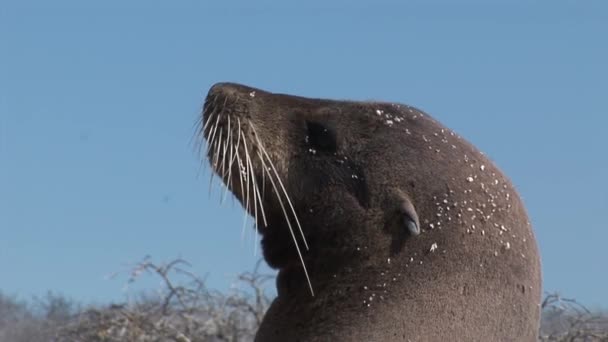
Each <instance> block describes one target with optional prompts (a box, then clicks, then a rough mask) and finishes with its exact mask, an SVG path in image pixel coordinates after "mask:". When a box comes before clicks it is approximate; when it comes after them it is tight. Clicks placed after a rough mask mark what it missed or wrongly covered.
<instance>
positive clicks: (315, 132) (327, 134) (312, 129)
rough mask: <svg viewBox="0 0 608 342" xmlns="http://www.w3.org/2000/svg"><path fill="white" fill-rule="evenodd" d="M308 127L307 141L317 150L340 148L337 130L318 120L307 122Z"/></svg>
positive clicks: (327, 150) (325, 150)
mask: <svg viewBox="0 0 608 342" xmlns="http://www.w3.org/2000/svg"><path fill="white" fill-rule="evenodd" d="M306 127H307V129H308V135H307V142H308V143H309V144H310V145H311V146H312V147H313V148H314V149H316V150H319V151H324V152H336V150H337V149H338V146H337V141H336V132H335V131H334V130H333V129H332V128H331V127H328V126H326V125H323V124H321V123H318V122H311V121H307V122H306Z"/></svg>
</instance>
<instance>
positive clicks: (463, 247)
mask: <svg viewBox="0 0 608 342" xmlns="http://www.w3.org/2000/svg"><path fill="white" fill-rule="evenodd" d="M201 122H202V125H201V130H200V133H201V135H202V136H203V137H204V138H205V139H206V140H207V142H208V145H207V146H208V149H207V156H208V158H209V161H210V163H211V166H212V168H213V170H214V172H215V173H216V174H217V175H218V176H219V177H220V178H221V179H222V181H223V183H224V184H225V185H226V186H227V188H228V189H229V190H230V191H231V192H232V193H233V194H234V195H235V196H236V198H238V200H239V201H240V202H241V204H242V205H243V207H244V208H245V209H246V210H247V212H248V213H249V214H251V215H252V216H253V217H254V220H255V226H256V229H257V230H258V231H259V232H260V234H261V236H262V247H263V254H264V258H265V259H266V261H267V262H268V264H269V265H270V266H272V267H274V268H277V269H278V270H279V276H278V280H277V284H278V291H279V297H278V298H277V300H275V304H273V308H271V311H270V313H269V316H270V317H273V318H269V319H268V320H266V319H265V322H266V321H270V320H274V321H277V320H281V321H282V323H281V324H282V326H284V327H289V326H290V325H289V324H288V323H286V320H287V319H286V318H285V317H286V315H287V316H288V315H289V313H293V312H298V314H297V315H296V316H297V317H298V319H304V320H305V321H306V319H310V320H323V321H324V322H325V321H335V320H336V318H335V317H334V316H331V318H327V317H330V316H324V315H325V314H327V315H330V314H329V313H328V312H333V311H332V310H335V312H334V313H339V314H340V315H343V314H344V312H350V314H351V315H356V313H354V311H353V309H352V308H353V307H356V305H361V304H363V306H369V305H370V304H371V301H372V299H373V298H377V297H374V296H376V294H378V297H383V298H392V300H391V301H390V302H391V303H393V304H394V306H386V307H383V310H384V311H385V312H389V311H390V310H393V309H394V310H401V309H400V308H402V307H408V309H409V310H411V312H419V313H421V314H420V315H421V316H420V317H418V319H420V320H428V319H429V317H427V316H426V315H430V316H436V317H437V318H438V319H439V318H440V316H442V315H446V311H445V307H453V308H458V309H451V310H452V311H449V313H450V315H451V316H449V317H448V316H446V317H445V318H442V319H444V320H451V319H452V317H456V316H458V315H460V314H458V312H461V313H462V315H465V316H466V318H461V320H462V322H464V321H466V322H467V323H466V324H465V323H463V324H462V325H461V328H462V331H463V333H464V332H466V331H471V333H470V334H469V333H467V334H469V335H467V336H473V337H475V336H486V337H488V336H489V337H492V338H494V337H496V336H498V335H493V332H492V331H494V330H492V329H496V328H494V327H495V326H500V325H501V324H503V325H504V324H505V323H504V322H505V320H509V319H511V317H517V318H516V319H511V320H512V322H511V323H512V324H511V325H509V328H505V329H504V331H505V332H506V333H505V334H506V335H508V334H510V333H511V332H510V331H517V330H518V329H520V328H518V326H523V325H526V327H532V328H530V329H528V330H526V333H527V334H529V332H530V331H532V330H533V329H536V328H537V327H538V316H539V311H538V308H537V307H536V306H535V305H536V304H535V303H536V302H538V301H539V299H540V270H539V269H540V266H539V258H538V252H537V249H536V244H535V240H534V236H533V234H532V230H531V227H530V224H529V222H528V218H527V214H526V212H525V209H524V207H523V204H522V203H521V200H520V199H519V196H518V195H517V192H516V191H515V190H514V188H513V186H512V185H511V183H510V181H509V180H508V179H507V178H506V177H505V176H504V175H503V174H502V172H501V171H500V170H499V169H498V168H497V167H496V166H495V165H494V163H492V162H491V161H490V160H489V159H488V158H487V157H486V156H485V155H484V154H483V153H481V152H479V151H478V150H477V149H476V148H475V147H474V146H472V145H471V144H470V143H468V142H467V141H465V140H464V139H462V138H461V137H459V136H458V135H457V134H455V133H454V132H453V131H451V130H450V129H448V128H446V127H445V126H443V125H442V124H440V123H439V122H437V121H436V120H435V119H433V118H432V117H430V116H429V115H427V114H426V113H424V112H422V111H421V110H418V109H416V108H413V107H410V106H407V105H401V104H394V103H384V102H357V101H338V100H328V99H311V98H304V97H298V96H292V95H285V94H276V93H271V92H267V91H264V90H261V89H256V88H251V87H247V86H243V85H238V84H233V83H218V84H216V85H214V86H213V87H212V88H211V89H210V90H209V93H208V95H207V98H206V100H205V105H204V109H203V115H202V120H201ZM439 277H440V278H439ZM438 279H440V280H438ZM306 284H308V286H306ZM372 284H374V286H377V287H378V288H374V289H373V290H371V289H370V287H371V286H372ZM387 284H388V285H387ZM391 284H393V285H391ZM391 286H392V287H391ZM389 287H391V290H390V291H389ZM326 288H327V289H330V290H329V291H323V289H326ZM304 289H305V290H306V291H307V292H308V290H311V291H313V290H315V291H316V290H318V292H319V293H320V294H321V298H319V296H317V298H316V299H314V300H313V301H310V296H309V297H308V299H302V296H303V294H302V293H303V292H304V291H303V290H304ZM370 291H372V292H373V295H372V296H370ZM497 293H498V297H500V299H499V300H494V301H493V302H491V303H490V304H488V303H487V302H488V301H492V298H494V296H496V295H497ZM308 295H309V293H308ZM293 298H296V299H293ZM298 298H299V299H298ZM339 301H342V302H343V303H347V304H340V305H337V304H334V305H327V303H336V302H339ZM468 301H471V302H468ZM506 302H509V303H512V306H513V307H514V309H512V310H511V309H509V310H511V311H505V310H506V309H504V306H500V305H502V304H501V303H506ZM294 303H297V304H294ZM306 303H310V305H308V306H307V305H306ZM438 303H441V305H439V304H438ZM471 303H474V304H471ZM294 305H295V307H297V308H298V309H294ZM321 307H322V308H323V310H322V311H319V310H320V309H319V308H321ZM287 308H289V309H287ZM390 308H393V309H390ZM290 310H291V311H290ZM293 310H295V311H293ZM458 310H460V311H458ZM490 312H491V313H492V319H491V323H490V322H489V321H488V322H486V324H485V325H481V326H480V325H479V324H478V323H476V322H475V320H480V319H482V318H484V317H488V315H489V314H490ZM513 312H515V314H513ZM423 313H425V314H423ZM387 315H388V314H387ZM391 315H392V314H391ZM321 316H323V317H326V318H320V317H321ZM344 317H351V316H344ZM352 317H355V316H352ZM352 317H351V318H352ZM459 317H460V316H459ZM353 319H355V318H353ZM293 322H295V323H293ZM293 322H292V323H293V324H294V326H292V328H293V329H300V328H301V325H299V323H297V320H294V321H293ZM501 322H502V323H501ZM324 324H325V323H324ZM335 324H336V325H340V324H343V325H344V326H343V327H342V328H344V329H347V328H348V329H351V330H352V331H353V334H355V335H356V334H359V333H361V331H359V332H355V330H353V329H355V328H354V327H353V326H354V325H353V324H352V323H348V322H347V321H346V318H345V319H344V321H343V322H342V323H335ZM398 324H399V326H400V328H399V329H400V331H411V330H412V329H414V327H418V326H420V324H422V323H420V322H418V321H416V320H415V319H413V318H412V316H409V318H408V320H406V321H402V322H400V323H398ZM454 324H455V323H454ZM271 326H272V328H269V329H262V330H263V331H279V330H281V329H278V330H277V326H276V325H272V324H271ZM263 327H264V326H263ZM298 327H300V328H298ZM472 327H475V328H472ZM417 329H418V328H417ZM425 329H427V330H425ZM432 329H434V328H433V327H431V325H428V324H426V325H424V327H423V328H422V327H421V328H419V329H418V330H417V331H419V332H420V333H421V334H422V333H430V334H434V333H436V332H434V331H433V330H432ZM480 329H481V330H483V329H485V330H484V332H483V333H481V332H480V333H478V334H476V333H475V331H477V330H480ZM509 329H512V330H509ZM288 331H289V329H288V328H285V329H284V332H285V333H286V334H287V333H288ZM425 331H426V332H425ZM441 333H442V334H443V333H444V332H441ZM272 334H275V333H272ZM277 334H278V333H277ZM408 334H409V333H408ZM355 335H353V336H355ZM273 336H275V337H276V336H280V334H279V335H276V334H275V335H273ZM286 336H288V335H286ZM341 336H345V335H341ZM370 336H371V335H370ZM374 336H376V335H374ZM379 336H380V335H379ZM416 336H418V335H416ZM437 336H439V335H437ZM446 336H448V335H446ZM526 336H527V335H526ZM530 336H531V335H530ZM273 338H274V337H273ZM276 339H277V340H280V339H279V337H276Z"/></svg>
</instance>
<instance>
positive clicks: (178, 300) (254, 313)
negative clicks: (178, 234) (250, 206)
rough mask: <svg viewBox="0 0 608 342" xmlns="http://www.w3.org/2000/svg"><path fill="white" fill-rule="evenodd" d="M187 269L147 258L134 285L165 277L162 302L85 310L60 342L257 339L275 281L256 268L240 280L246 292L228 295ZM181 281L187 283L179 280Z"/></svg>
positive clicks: (176, 262)
mask: <svg viewBox="0 0 608 342" xmlns="http://www.w3.org/2000/svg"><path fill="white" fill-rule="evenodd" d="M258 265H259V263H258ZM188 266H190V265H189V264H188V262H186V261H185V260H183V259H175V260H173V261H171V262H169V263H164V264H160V265H157V264H155V263H153V262H152V261H151V260H150V258H145V259H144V260H143V261H141V262H140V263H138V264H137V265H136V266H135V267H134V268H133V269H132V270H131V271H130V277H129V282H130V283H132V282H134V281H136V280H137V278H138V277H139V276H140V275H142V274H145V273H147V274H153V275H155V276H157V277H160V278H161V280H162V282H163V285H164V286H163V289H162V292H161V294H160V296H159V297H156V298H154V297H149V296H144V297H141V298H140V299H139V300H137V301H136V302H135V303H133V304H129V305H118V306H116V305H115V306H111V307H109V308H105V309H98V308H91V309H89V310H86V311H84V312H82V313H80V314H79V315H77V317H74V318H73V319H72V321H71V322H70V323H69V324H67V325H65V326H64V327H62V328H61V329H60V331H59V332H58V334H57V339H56V341H61V342H64V341H65V342H76V341H108V342H110V341H112V342H113V341H138V342H139V341H141V342H147V341H159V342H160V341H178V342H187V341H189V342H199V341H200V342H202V341H214V342H215V341H251V340H253V337H254V335H255V332H256V330H257V327H258V326H259V324H260V322H261V320H262V317H263V315H264V313H265V312H266V310H267V308H268V306H269V305H270V299H269V298H268V297H267V296H266V294H265V292H264V285H265V283H266V281H268V280H269V279H272V277H271V276H268V275H263V274H260V273H258V271H257V267H256V269H255V270H254V271H253V272H248V273H243V274H241V275H240V276H239V277H238V282H239V283H240V284H241V285H245V287H246V288H245V289H233V290H232V291H230V292H229V293H227V294H224V293H222V292H218V291H213V290H210V289H208V288H207V287H206V286H205V283H204V281H203V280H202V279H201V278H199V277H198V276H196V275H195V274H193V273H191V272H190V271H188V270H187V269H186V267H188ZM177 276H179V277H181V278H183V279H185V280H184V281H183V282H176V281H174V280H173V278H174V277H177Z"/></svg>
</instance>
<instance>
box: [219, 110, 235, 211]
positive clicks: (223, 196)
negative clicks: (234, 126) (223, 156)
mask: <svg viewBox="0 0 608 342" xmlns="http://www.w3.org/2000/svg"><path fill="white" fill-rule="evenodd" d="M228 144H229V146H228V148H229V150H230V156H229V158H228V178H227V179H226V188H225V189H224V193H223V194H222V197H221V198H220V205H221V204H222V203H223V202H224V199H225V198H226V193H227V192H228V189H231V185H232V164H233V162H234V159H232V156H233V154H234V150H233V146H232V131H231V129H230V116H228ZM224 153H225V152H224Z"/></svg>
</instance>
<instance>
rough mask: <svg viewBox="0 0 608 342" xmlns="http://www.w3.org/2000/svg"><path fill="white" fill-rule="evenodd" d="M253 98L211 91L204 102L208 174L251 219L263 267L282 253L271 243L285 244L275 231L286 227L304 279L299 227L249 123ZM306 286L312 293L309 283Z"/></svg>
mask: <svg viewBox="0 0 608 342" xmlns="http://www.w3.org/2000/svg"><path fill="white" fill-rule="evenodd" d="M256 92H260V93H263V91H260V90H257V89H253V88H249V87H245V86H241V85H234V84H217V85H214V86H213V87H212V88H211V89H210V90H209V93H208V95H207V97H206V99H205V104H204V107H203V113H202V121H201V126H200V130H199V134H200V136H201V137H203V138H204V139H205V140H206V142H207V148H206V156H207V158H208V160H209V163H210V164H211V168H212V170H213V172H214V173H215V174H217V176H219V178H220V179H221V180H222V182H223V184H224V185H225V187H226V189H227V190H230V191H231V192H232V193H233V194H234V195H235V197H236V198H237V199H238V200H239V201H240V202H241V204H242V206H243V208H244V209H245V211H246V212H247V213H248V214H249V215H251V216H252V217H253V218H254V223H255V227H256V230H257V231H258V232H260V233H261V234H262V236H263V240H262V245H263V247H264V254H265V257H266V259H267V261H269V262H271V263H272V261H273V260H276V259H280V257H279V258H275V257H273V255H275V254H276V253H275V252H274V251H275V250H280V251H284V250H285V246H284V245H285V244H284V243H283V244H282V246H281V245H279V243H277V242H276V241H281V240H283V241H284V239H281V238H279V237H282V236H284V235H286V233H285V232H283V231H281V232H279V231H276V230H277V229H278V228H279V227H281V226H287V228H288V232H289V235H290V236H291V239H292V241H293V244H294V246H295V248H296V251H297V255H298V257H299V259H300V261H301V263H302V265H303V266H304V272H305V273H306V277H307V278H308V274H307V271H306V267H305V265H304V258H303V256H302V251H301V249H300V243H302V244H303V247H304V248H305V249H308V244H307V242H306V238H305V236H304V232H303V230H302V226H301V225H300V222H299V220H298V215H297V213H296V210H295V207H294V205H293V203H292V200H291V198H290V196H289V194H288V190H287V187H286V186H285V184H284V182H283V179H282V177H281V172H279V169H278V168H277V167H276V165H275V160H273V158H272V156H273V154H272V151H268V150H267V148H266V147H265V145H264V143H263V139H264V137H263V136H261V135H260V132H259V131H258V129H256V126H255V124H254V118H252V116H254V115H253V114H252V111H253V110H252V106H253V104H252V101H254V100H255V93H256ZM275 158H276V157H275ZM213 176H214V174H213V173H212V175H211V177H212V179H213ZM283 178H284V177H283ZM224 196H225V192H224V194H223V195H222V199H223V197H224ZM273 227H274V228H273ZM299 242H300V243H299ZM273 247H276V248H273ZM278 254H281V255H283V254H284V253H283V252H280V253H278ZM275 264H276V263H275ZM309 286H310V289H311V292H312V286H311V285H310V282H309Z"/></svg>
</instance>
